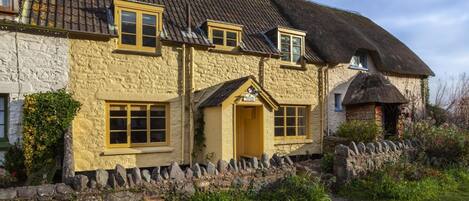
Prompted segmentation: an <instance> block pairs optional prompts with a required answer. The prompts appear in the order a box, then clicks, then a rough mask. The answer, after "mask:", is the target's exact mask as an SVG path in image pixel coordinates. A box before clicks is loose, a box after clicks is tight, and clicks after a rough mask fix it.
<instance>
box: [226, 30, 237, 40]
mask: <svg viewBox="0 0 469 201" xmlns="http://www.w3.org/2000/svg"><path fill="white" fill-rule="evenodd" d="M226 38H227V39H233V40H236V38H237V34H236V32H231V31H227V32H226Z"/></svg>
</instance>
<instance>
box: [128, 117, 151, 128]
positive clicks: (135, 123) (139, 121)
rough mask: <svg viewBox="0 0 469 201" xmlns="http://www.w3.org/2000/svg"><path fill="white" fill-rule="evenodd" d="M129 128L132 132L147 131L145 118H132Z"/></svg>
mask: <svg viewBox="0 0 469 201" xmlns="http://www.w3.org/2000/svg"><path fill="white" fill-rule="evenodd" d="M130 122H131V128H132V130H142V129H147V119H146V118H132V120H131V121H130Z"/></svg>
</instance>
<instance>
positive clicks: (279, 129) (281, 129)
mask: <svg viewBox="0 0 469 201" xmlns="http://www.w3.org/2000/svg"><path fill="white" fill-rule="evenodd" d="M284 135H285V133H284V127H277V128H275V136H277V137H279V136H284Z"/></svg>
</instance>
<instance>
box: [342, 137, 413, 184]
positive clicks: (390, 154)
mask: <svg viewBox="0 0 469 201" xmlns="http://www.w3.org/2000/svg"><path fill="white" fill-rule="evenodd" d="M419 146H420V143H419V142H418V141H410V140H406V141H403V142H392V141H388V140H385V141H380V142H374V143H368V144H366V145H365V144H364V143H359V144H358V145H357V144H355V143H354V142H351V143H350V146H345V145H342V144H341V145H338V146H336V148H335V158H334V175H335V176H336V177H337V182H338V183H339V184H343V183H346V182H348V181H350V180H351V179H353V178H357V177H359V176H363V175H366V174H367V173H370V172H373V171H376V170H379V169H380V168H382V167H383V166H384V165H385V164H387V163H394V162H397V161H399V160H401V159H406V160H413V159H415V157H416V155H417V153H418V150H419Z"/></svg>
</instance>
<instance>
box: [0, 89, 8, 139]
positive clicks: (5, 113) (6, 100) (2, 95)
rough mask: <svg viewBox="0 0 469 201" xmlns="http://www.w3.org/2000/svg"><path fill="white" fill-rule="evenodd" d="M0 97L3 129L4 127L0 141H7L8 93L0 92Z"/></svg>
mask: <svg viewBox="0 0 469 201" xmlns="http://www.w3.org/2000/svg"><path fill="white" fill-rule="evenodd" d="M0 98H3V99H4V100H3V107H4V108H3V110H0V112H3V121H4V122H3V129H4V131H3V132H4V136H3V137H0V142H8V123H9V122H8V111H9V109H8V108H9V107H8V106H9V105H8V102H9V95H8V94H0Z"/></svg>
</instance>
